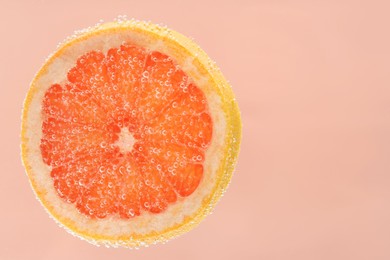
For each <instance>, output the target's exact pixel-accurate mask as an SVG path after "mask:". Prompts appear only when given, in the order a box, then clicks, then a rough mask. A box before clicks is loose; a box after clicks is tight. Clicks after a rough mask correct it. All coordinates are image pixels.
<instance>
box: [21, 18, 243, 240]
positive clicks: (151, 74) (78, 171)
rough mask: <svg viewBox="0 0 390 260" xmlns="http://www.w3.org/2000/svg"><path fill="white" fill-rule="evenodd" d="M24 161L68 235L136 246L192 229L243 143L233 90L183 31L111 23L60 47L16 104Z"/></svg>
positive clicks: (224, 181)
mask: <svg viewBox="0 0 390 260" xmlns="http://www.w3.org/2000/svg"><path fill="white" fill-rule="evenodd" d="M21 137H22V159H23V163H24V166H25V168H26V172H27V175H28V177H29V180H30V182H31V185H32V188H33V190H34V192H35V193H36V195H37V198H38V199H39V201H40V202H41V203H42V205H43V206H44V207H45V209H46V210H47V211H48V212H49V214H50V215H51V216H52V217H53V218H54V219H55V220H56V221H57V222H58V223H59V224H60V225H61V226H63V227H65V228H66V229H67V230H68V231H70V232H71V233H72V234H74V235H77V236H79V237H81V238H83V239H85V240H87V241H89V242H91V243H94V244H105V245H108V246H125V247H139V246H144V245H149V244H154V243H158V242H165V241H167V240H169V239H171V238H173V237H176V236H178V235H181V234H183V233H185V232H187V231H189V230H190V229H192V228H193V227H195V226H196V225H197V224H198V223H199V222H200V221H201V220H202V219H203V218H204V217H205V216H206V215H207V214H208V213H210V211H211V210H212V208H213V207H214V205H215V204H216V202H217V201H218V200H219V198H220V197H221V196H222V194H223V192H224V191H225V189H226V188H227V186H228V183H229V181H230V179H231V176H232V172H233V169H234V166H235V162H236V159H237V156H238V150H239V144H240V139H241V121H240V113H239V109H238V106H237V103H236V101H235V99H234V95H233V92H232V89H231V87H230V86H229V84H228V83H227V81H226V80H225V79H224V77H223V76H222V74H221V72H220V70H219V69H218V68H217V67H216V66H215V64H214V63H213V62H211V60H210V59H209V57H208V56H207V55H206V54H205V53H204V52H203V51H202V50H201V49H200V48H199V47H198V46H197V45H196V44H195V43H193V42H192V41H191V40H189V39H188V38H186V37H184V36H183V35H181V34H179V33H177V32H175V31H172V30H169V29H166V28H163V27H160V26H157V25H154V24H150V23H145V22H138V21H134V20H131V21H118V22H112V23H105V24H101V25H97V26H96V27H93V28H89V29H88V30H84V31H81V32H79V33H78V34H77V35H76V36H73V37H71V38H69V39H68V40H66V41H65V42H64V43H63V44H61V45H60V46H59V47H58V49H57V50H56V52H55V53H54V54H52V55H51V56H50V57H49V59H48V60H47V61H46V62H45V64H44V65H43V67H42V68H41V69H40V70H39V72H38V73H37V75H36V76H35V78H34V79H33V81H32V83H31V86H30V89H29V91H28V94H27V97H26V99H25V103H24V109H23V120H22V133H21Z"/></svg>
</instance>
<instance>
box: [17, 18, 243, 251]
mask: <svg viewBox="0 0 390 260" xmlns="http://www.w3.org/2000/svg"><path fill="white" fill-rule="evenodd" d="M120 30H133V31H141V32H143V33H145V34H148V36H150V37H153V38H155V39H159V40H162V41H164V44H168V45H170V46H171V47H173V48H174V49H176V50H177V51H178V52H180V53H182V54H183V55H184V56H191V57H195V60H194V65H195V67H196V68H197V69H198V70H200V72H201V73H207V74H209V76H210V77H211V79H212V80H213V82H214V85H213V86H212V87H213V88H214V90H215V91H216V93H218V95H219V96H220V98H221V101H222V102H221V103H222V109H223V111H224V113H225V115H226V119H227V122H226V125H227V127H228V128H227V131H228V133H227V135H226V139H225V150H224V151H223V155H224V157H223V159H222V162H221V164H220V167H219V169H218V173H217V176H218V178H217V180H216V182H217V183H216V185H215V186H214V187H215V188H214V190H212V192H211V193H210V195H209V196H208V197H207V198H206V199H204V201H203V203H202V207H201V208H200V209H199V211H198V212H197V213H196V214H195V215H194V216H192V218H189V217H187V218H185V219H184V221H183V222H182V223H180V224H178V225H176V226H174V227H171V228H167V229H165V230H164V231H162V232H158V233H156V232H151V233H148V234H146V235H140V234H134V235H128V236H122V237H110V236H102V235H97V234H93V232H90V233H87V232H85V231H81V230H78V229H77V228H76V225H75V224H74V223H72V221H70V220H69V219H64V218H63V217H62V216H60V215H58V214H56V212H54V211H53V208H52V206H51V205H50V203H48V201H45V199H44V196H43V194H42V193H43V191H41V190H40V189H39V187H38V186H37V184H36V182H35V181H34V179H33V178H32V177H31V176H32V174H31V173H32V172H33V169H32V167H31V166H30V163H29V161H28V157H27V154H28V153H29V150H28V147H27V141H28V140H27V137H26V122H27V116H28V115H27V113H28V111H29V108H30V104H31V100H32V97H33V96H34V94H35V93H36V91H37V87H36V85H35V83H36V81H37V79H38V78H39V77H41V76H42V75H43V74H44V73H45V72H46V70H47V67H48V64H49V63H50V62H52V61H53V60H54V59H56V58H57V57H58V56H60V55H61V54H62V53H63V51H64V50H65V49H66V48H67V47H68V46H70V45H72V44H74V43H75V42H78V41H81V40H84V39H87V38H89V37H91V36H93V35H96V34H100V33H107V32H115V31H120ZM241 128H242V125H241V117H240V111H239V108H238V104H237V102H236V100H235V97H234V94H233V91H232V88H231V86H230V85H229V83H228V82H227V81H226V79H225V78H224V76H223V75H222V73H221V72H220V70H219V69H218V68H217V67H216V66H215V64H214V63H213V62H212V61H211V59H210V58H209V57H208V55H207V54H206V53H205V52H204V51H203V50H202V49H201V48H200V47H199V46H198V45H197V44H195V43H194V42H193V41H192V40H190V39H188V38H187V37H185V36H183V35H182V34H180V33H178V32H175V31H173V30H170V29H167V28H163V27H160V26H158V25H155V24H152V23H146V22H140V21H135V20H131V21H124V22H111V23H106V24H102V25H99V26H96V27H95V28H90V29H89V30H86V31H85V32H83V33H82V34H81V35H78V36H77V37H75V38H70V39H69V40H67V41H66V42H64V43H63V44H61V45H60V46H59V48H58V50H57V51H56V52H55V53H54V54H53V55H51V56H50V57H49V58H48V60H47V61H46V63H45V64H44V65H43V67H42V68H41V69H40V70H39V72H38V73H37V75H36V76H35V78H34V80H33V81H32V83H31V85H30V89H29V92H28V93H27V96H26V98H25V101H24V109H23V116H22V131H21V153H22V161H23V164H24V167H25V169H26V173H27V175H28V177H29V180H30V183H31V185H32V188H33V190H34V192H35V194H36V196H37V197H38V198H39V201H40V202H41V203H42V204H43V206H44V207H45V208H46V210H47V211H48V213H49V214H50V215H51V216H52V217H53V218H54V219H55V220H56V222H58V223H59V224H60V225H61V226H63V227H64V228H66V229H67V230H68V231H69V232H70V233H72V234H73V235H76V236H79V237H80V238H82V239H85V240H87V241H88V242H90V243H92V244H96V245H101V244H104V245H107V246H114V247H115V246H125V247H131V248H134V247H140V246H147V245H150V244H155V243H159V242H165V241H167V240H170V239H172V238H174V237H177V236H179V235H181V234H183V233H186V232H188V231H190V230H191V229H193V228H194V227H196V226H197V225H198V224H199V223H200V222H201V221H202V220H203V219H204V218H205V217H206V216H207V215H208V214H209V213H210V212H211V210H212V209H213V208H214V206H215V204H216V203H217V201H218V200H219V199H220V197H221V196H222V195H223V193H224V191H225V190H226V188H227V186H228V185H229V183H230V180H231V178H232V173H233V170H234V167H235V164H236V161H237V157H238V154H239V148H240V142H241Z"/></svg>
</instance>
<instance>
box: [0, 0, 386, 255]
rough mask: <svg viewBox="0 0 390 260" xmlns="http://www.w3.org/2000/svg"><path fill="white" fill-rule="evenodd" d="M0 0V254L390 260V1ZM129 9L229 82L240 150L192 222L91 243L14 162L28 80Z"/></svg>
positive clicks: (128, 11)
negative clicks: (47, 207)
mask: <svg viewBox="0 0 390 260" xmlns="http://www.w3.org/2000/svg"><path fill="white" fill-rule="evenodd" d="M388 3H389V2H388V1H386V0H384V1H368V0H367V1H352V0H351V1H345V0H343V1H341V0H339V1H336V0H335V1H311V0H307V1H271V0H269V1H263V0H257V1H256V0H252V1H250V0H240V1H227V0H225V1H211V0H204V1H201V0H197V1H178V0H177V1H173V0H170V1H157V0H156V1H141V0H140V1H114V0H111V1H108V0H107V1H96V0H91V1H76V0H67V1H49V0H41V1H38V0H37V1H4V0H0V35H1V40H0V51H1V53H2V54H1V57H0V86H1V87H0V91H1V94H0V99H1V100H0V120H1V128H0V131H1V137H0V138H1V151H0V158H1V159H0V160H1V164H0V167H1V174H0V192H1V196H0V205H1V210H0V212H1V213H0V231H1V236H0V259H59V260H61V259H97V260H98V259H143V260H147V259H225V260H228V259H267V260H271V259H272V260H273V259H283V260H284V259H291V260H295V259H297V260H298V259H299V260H306V259H307V260H321V259H324V260H325V259H326V260H328V259H332V260H338V259H340V260H341V259H343V260H344V259H354V260H359V259H375V260H382V259H383V260H385V259H386V260H388V259H390V189H389V187H390V175H389V174H390V160H389V155H390V51H389V48H390V35H389V32H390V31H389V26H390V18H389V17H390V15H389V13H388V12H389V10H390V4H388ZM117 15H127V16H128V17H134V18H137V19H141V20H151V21H152V22H156V23H163V24H166V25H168V26H169V27H170V28H172V29H175V30H177V31H179V32H181V33H183V34H185V35H187V36H190V37H193V38H194V39H195V41H196V42H197V43H198V44H200V46H202V48H203V49H204V50H205V51H206V52H207V53H208V54H209V55H210V56H211V57H212V58H213V59H214V60H215V61H216V62H217V64H218V65H219V66H220V68H221V69H222V71H223V72H224V74H225V76H226V77H227V78H228V79H229V80H230V82H231V84H232V85H233V88H234V91H235V93H236V96H237V100H238V102H239V104H240V107H241V110H242V119H243V125H244V128H243V142H242V149H241V154H240V158H239V164H238V166H237V169H236V172H235V175H234V178H233V180H232V183H231V185H230V187H229V189H228V191H227V193H226V195H225V196H224V197H223V199H222V200H221V202H220V203H219V204H218V206H217V207H216V209H215V211H214V214H213V215H211V216H209V217H208V218H207V219H206V220H205V221H204V222H203V223H202V224H201V225H200V226H199V227H198V228H196V229H195V230H193V231H192V232H190V233H188V234H186V235H184V236H182V237H180V238H178V239H175V240H173V241H171V242H169V243H168V244H165V245H157V246H152V247H150V248H146V249H141V250H138V251H135V250H132V251H131V250H127V249H107V248H104V247H101V248H98V247H94V246H92V245H90V244H88V243H86V242H83V241H81V240H79V239H77V238H75V237H73V236H71V235H69V234H68V233H66V232H65V231H64V230H63V229H61V228H59V227H58V226H57V225H56V224H55V223H54V221H52V220H51V219H49V217H48V215H47V214H46V212H45V211H44V210H43V208H42V207H41V206H40V205H39V203H38V201H37V200H35V198H34V195H33V192H32V190H31V188H30V185H29V183H28V180H27V177H26V176H25V173H24V169H23V167H22V164H21V160H20V155H19V154H20V149H19V143H20V139H19V133H20V117H21V109H22V103H23V99H24V96H25V94H26V92H27V90H28V87H29V83H30V81H31V79H32V78H33V76H34V74H35V73H36V71H37V70H38V69H39V68H40V66H41V64H42V63H43V61H44V59H45V58H46V57H47V55H48V54H49V53H51V52H52V51H54V49H55V47H56V45H57V43H58V42H60V41H62V40H63V39H64V38H65V37H66V36H68V35H70V34H72V32H73V31H74V30H77V29H81V28H84V27H87V26H91V25H93V24H95V23H96V22H98V21H99V19H103V20H105V21H109V20H112V19H113V18H114V17H116V16H117Z"/></svg>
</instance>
